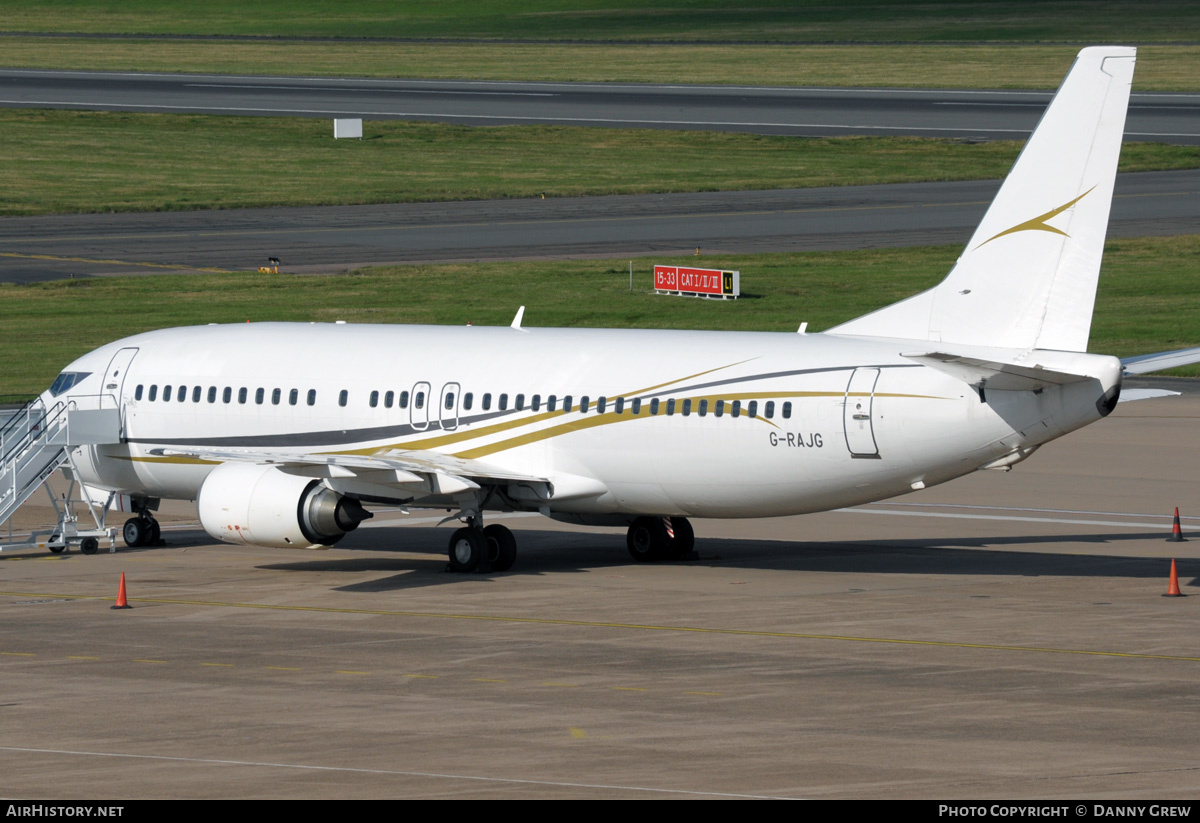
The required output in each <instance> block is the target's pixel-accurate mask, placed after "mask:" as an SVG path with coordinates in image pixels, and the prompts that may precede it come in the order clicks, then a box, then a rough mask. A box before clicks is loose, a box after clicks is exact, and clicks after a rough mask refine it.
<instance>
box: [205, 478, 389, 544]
mask: <svg viewBox="0 0 1200 823" xmlns="http://www.w3.org/2000/svg"><path fill="white" fill-rule="evenodd" d="M196 508H197V509H198V510H199V513H200V525H202V526H203V527H204V530H205V531H206V532H208V533H209V534H210V535H212V536H213V537H215V538H216V539H217V540H223V541H225V542H226V543H239V544H242V545H252V546H274V547H277V548H281V549H287V548H292V549H317V548H327V547H329V546H332V545H333V544H335V543H337V542H338V541H339V540H341V539H342V538H343V537H345V536H346V533H347V532H351V531H354V529H356V528H358V524H359V523H361V522H362V521H364V520H366V519H368V518H370V517H371V513H370V512H368V511H367V510H366V509H364V508H363V507H362V504H361V503H359V502H358V501H357V500H354V499H352V498H349V497H345V496H343V495H340V494H338V493H337V492H335V491H333V490H331V489H329V488H327V487H326V486H325V485H324V484H323V483H322V482H321V481H320V480H315V479H313V478H311V477H299V476H297V475H294V474H287V473H286V472H283V471H280V470H279V469H278V468H276V467H275V466H262V465H254V464H251V463H224V464H222V465H220V466H217V468H215V469H213V470H212V472H210V473H209V475H208V477H206V478H205V480H204V484H203V485H202V486H201V487H200V494H199V495H198V497H197V499H196Z"/></svg>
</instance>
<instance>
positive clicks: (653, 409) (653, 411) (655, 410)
mask: <svg viewBox="0 0 1200 823" xmlns="http://www.w3.org/2000/svg"><path fill="white" fill-rule="evenodd" d="M650 413H651V414H658V398H657V397H655V398H653V399H652V400H651V401H650Z"/></svg>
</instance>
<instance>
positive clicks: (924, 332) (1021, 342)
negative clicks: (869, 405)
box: [829, 46, 1137, 351]
mask: <svg viewBox="0 0 1200 823" xmlns="http://www.w3.org/2000/svg"><path fill="white" fill-rule="evenodd" d="M1136 55H1137V50H1136V49H1134V48H1131V47H1124V46H1102V47H1093V48H1087V49H1084V50H1083V51H1081V52H1080V53H1079V56H1078V57H1077V58H1076V60H1075V64H1074V65H1073V66H1072V67H1071V71H1070V72H1069V73H1068V74H1067V77H1066V79H1065V80H1063V83H1062V85H1061V86H1060V87H1059V89H1058V93H1057V94H1056V95H1055V96H1054V99H1053V100H1052V101H1051V102H1050V105H1049V107H1047V109H1046V111H1045V113H1044V114H1043V115H1042V119H1041V121H1040V122H1039V123H1038V126H1037V128H1036V129H1035V130H1034V132H1033V134H1032V135H1031V136H1030V138H1029V142H1028V143H1026V145H1025V148H1024V150H1023V151H1022V152H1021V155H1020V156H1019V157H1018V158H1017V162H1016V163H1015V164H1014V165H1013V168H1012V171H1010V172H1009V175H1008V177H1007V178H1006V179H1005V181H1004V183H1003V185H1002V186H1001V187H1000V191H999V193H998V194H997V195H996V199H995V200H993V201H992V205H991V206H990V207H989V208H988V211H987V214H985V215H984V218H983V221H982V222H981V223H980V224H979V227H978V228H977V229H976V230H975V234H974V235H973V236H972V237H971V241H970V242H969V243H968V244H967V246H966V249H965V250H964V251H963V253H962V256H960V257H959V259H958V262H957V263H956V264H955V266H954V268H953V269H952V270H951V271H950V274H949V275H947V276H946V279H945V280H943V281H942V282H941V283H940V284H939V285H938V286H936V287H935V288H933V289H930V290H929V291H926V292H923V293H921V294H918V295H916V296H914V297H910V298H909V299H907V300H903V301H901V302H899V303H895V304H893V305H891V306H887V307H885V308H883V309H880V310H878V311H876V312H872V313H871V314H867V315H864V316H862V317H859V318H857V319H855V320H851V321H849V322H847V323H843V324H842V325H840V326H836V327H834V328H832V329H829V333H832V334H849V335H863V336H871V337H898V338H907V339H917V340H929V341H934V342H946V343H961V344H969V345H978V346H994V347H1003V348H1041V349H1059V350H1065V351H1086V350H1087V343H1088V335H1089V333H1090V331H1091V324H1092V309H1093V306H1094V304H1095V297H1096V282H1097V279H1098V278H1099V275H1100V258H1101V255H1102V254H1103V251H1104V237H1105V234H1106V232H1107V230H1108V213H1109V207H1110V206H1111V204H1112V193H1113V185H1114V183H1115V181H1116V173H1117V159H1118V157H1119V155H1120V152H1121V138H1122V136H1123V134H1124V130H1125V112H1126V109H1127V107H1128V104H1129V89H1130V85H1131V84H1132V81H1133V68H1134V62H1135V60H1136Z"/></svg>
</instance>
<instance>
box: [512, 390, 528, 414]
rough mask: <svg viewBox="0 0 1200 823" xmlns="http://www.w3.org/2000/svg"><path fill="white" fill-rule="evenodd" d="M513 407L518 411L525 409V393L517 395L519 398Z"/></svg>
mask: <svg viewBox="0 0 1200 823" xmlns="http://www.w3.org/2000/svg"><path fill="white" fill-rule="evenodd" d="M513 408H514V409H516V410H517V411H525V395H523V394H518V395H517V400H516V402H515V403H513Z"/></svg>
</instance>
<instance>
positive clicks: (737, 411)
mask: <svg viewBox="0 0 1200 823" xmlns="http://www.w3.org/2000/svg"><path fill="white" fill-rule="evenodd" d="M144 389H145V386H143V385H140V384H139V385H138V387H137V389H135V390H134V393H133V396H134V399H136V400H141V399H142V396H143V394H145V396H146V398H147V399H148V400H149V401H150V402H155V401H157V400H158V397H159V390H158V384H157V383H154V384H151V385H150V389H149V391H148V392H144ZM249 392H250V390H249V389H247V388H244V387H243V388H240V389H238V390H237V402H238V403H240V404H243V405H244V404H245V403H247V402H248V399H249ZM217 393H218V390H217V387H216V386H209V387H208V390H207V392H206V391H205V389H204V388H203V387H202V386H192V387H191V400H192V402H193V403H199V402H200V401H201V399H202V398H204V399H207V401H208V402H209V403H216V402H217ZM172 396H174V399H175V402H178V403H184V402H187V399H188V387H187V386H186V385H185V386H171V385H166V386H163V387H162V401H163V402H171V399H172ZM233 396H234V395H233V389H232V388H231V387H229V386H226V387H225V388H224V389H222V390H221V391H220V397H221V402H222V403H232V402H233ZM266 397H267V394H266V389H255V390H254V402H255V404H257V405H259V406H261V405H263V404H264V403H266ZM305 399H306V402H307V403H308V405H310V406H314V405H316V403H317V390H316V389H309V390H308V393H307V394H306V397H305ZM380 399H381V395H380V393H379V392H377V391H373V392H371V395H370V405H371V408H377V407H378V406H379V401H380ZM410 399H411V401H412V405H413V408H415V409H418V410H420V409H424V408H425V399H426V398H425V392H423V391H416V392H413V393H412V394H411V395H410V394H409V392H407V391H402V392H400V393H399V397H397V395H396V393H395V392H391V391H388V392H384V393H383V394H382V400H383V407H384V408H385V409H390V408H392V405H393V403H396V401H397V400H398V401H399V402H398V403H396V405H398V407H399V408H401V409H406V408H408V404H409V401H410ZM508 400H509V397H508V394H501V395H499V396H498V397H497V398H496V408H497V409H498V410H499V411H507V410H508ZM281 402H283V389H272V390H271V405H273V406H278V405H279V404H280V403H281ZM299 402H300V390H299V389H291V390H289V391H288V405H289V406H295V405H297V404H299ZM348 402H349V392H347V391H346V390H345V389H342V390H341V391H340V392H338V405H339V406H345V405H346V404H347V403H348ZM474 404H475V396H474V394H473V393H472V392H467V393H466V394H464V395H463V397H462V405H463V410H464V411H470V410H471V408H472V407H473V406H474ZM593 405H594V407H595V409H596V412H597V414H604V413H605V412H607V411H608V410H609V409H610V408H611V409H612V412H613V413H614V414H625V412H626V409H628V411H629V413H630V414H635V415H637V414H641V413H642V399H641V398H640V397H635V398H633V399H632V400H629V401H626V399H625V398H624V397H617V398H614V399H613V400H612V401H610V400H609V399H608V398H607V397H598V398H596V400H595V403H594V404H593V402H592V399H591V398H590V397H589V396H588V395H584V396H583V397H581V398H579V406H578V408H579V412H580V413H581V414H587V413H588V412H589V411H591V410H592V408H593ZM443 406H444V407H445V408H446V410H448V411H450V410H453V409H454V392H446V394H445V397H444V399H443ZM543 406H544V407H545V409H546V411H548V412H553V411H558V410H559V408H560V407H561V409H562V411H563V412H572V411H575V408H576V406H575V399H574V397H573V396H572V395H569V394H568V395H566V396H564V397H562V398H559V397H558V396H557V395H554V394H551V395H548V396H547V397H545V398H543V397H542V396H541V395H540V394H535V395H531V396H530V397H529V403H528V408H529V410H530V411H535V412H536V411H541V410H542V408H543ZM480 407H481V408H482V410H483V411H490V410H491V408H492V395H491V393H490V392H489V393H487V394H485V395H483V397H482V398H481V402H480ZM648 407H649V411H650V414H652V415H657V414H663V413H665V414H667V415H673V414H675V413H676V412H678V413H679V414H681V415H683V416H684V417H687V416H689V415H691V414H692V413H693V411H694V412H695V413H696V414H697V415H698V416H700V417H706V416H707V415H708V414H709V412H710V411H711V413H712V414H713V416H714V417H724V416H725V415H726V414H729V416H731V417H741V416H742V413H743V411H744V412H745V414H746V416H747V417H758V401H757V400H751V401H750V402H748V403H747V404H746V405H745V407H744V408H743V406H742V401H741V400H732V401H725V400H715V401H712V403H711V404H710V403H709V401H708V399H707V398H705V399H702V400H695V401H693V400H692V399H690V398H688V399H685V400H675V399H673V398H672V399H668V400H665V401H664V400H659V399H658V398H657V397H656V398H654V399H652V400H650V402H649V404H648ZM513 409H514V410H515V411H525V409H526V397H525V395H524V394H518V395H516V396H515V397H514V398H513ZM781 413H782V416H783V417H784V419H788V418H790V417H791V416H792V404H791V402H790V401H787V402H784V403H783V406H782V409H781ZM763 417H766V418H768V419H770V418H773V417H775V401H774V400H768V401H767V402H766V403H765V404H763Z"/></svg>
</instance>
